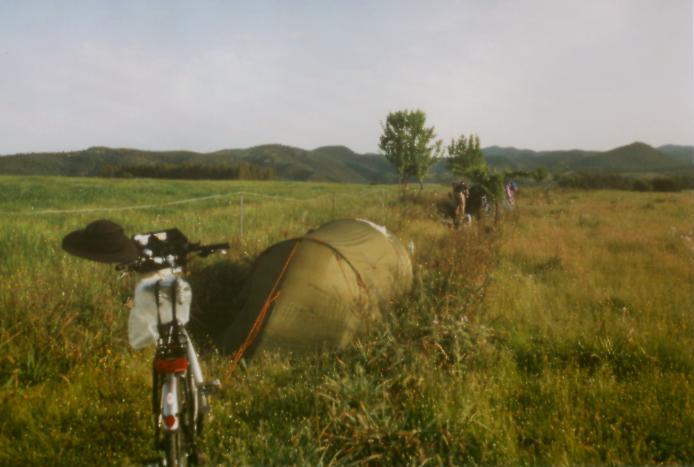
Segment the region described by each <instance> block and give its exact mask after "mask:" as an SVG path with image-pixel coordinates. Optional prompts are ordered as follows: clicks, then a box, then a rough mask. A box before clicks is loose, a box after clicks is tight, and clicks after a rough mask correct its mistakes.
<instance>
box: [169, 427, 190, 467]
mask: <svg viewBox="0 0 694 467" xmlns="http://www.w3.org/2000/svg"><path fill="white" fill-rule="evenodd" d="M182 437H183V434H182V432H181V430H176V431H170V432H167V433H166V434H165V435H164V455H165V459H166V467H187V466H188V465H189V464H188V456H187V454H186V453H185V452H184V451H185V449H184V447H183V439H182Z"/></svg>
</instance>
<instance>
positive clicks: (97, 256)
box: [61, 219, 229, 466]
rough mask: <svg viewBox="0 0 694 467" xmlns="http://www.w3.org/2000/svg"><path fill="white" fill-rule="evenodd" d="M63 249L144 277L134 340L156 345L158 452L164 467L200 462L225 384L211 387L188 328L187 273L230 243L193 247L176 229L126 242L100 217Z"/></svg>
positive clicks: (133, 318)
mask: <svg viewBox="0 0 694 467" xmlns="http://www.w3.org/2000/svg"><path fill="white" fill-rule="evenodd" d="M61 246H62V248H63V249H64V250H65V251H67V252H68V253H70V254H71V255H74V256H77V257H80V258H85V259H88V260H91V261H97V262H100V263H116V264H117V265H116V270H119V271H127V272H136V273H140V274H144V277H143V278H142V279H141V280H140V281H139V282H138V284H137V286H136V287H135V297H134V306H133V307H132V309H131V310H130V317H129V320H128V339H129V341H130V345H131V346H132V347H133V348H135V349H141V348H144V347H147V346H149V345H151V344H155V345H156V350H155V354H154V361H153V363H152V412H153V415H154V430H155V449H157V450H161V451H164V459H163V464H164V465H166V466H186V465H193V464H196V463H197V460H198V452H197V438H198V436H199V434H200V433H201V432H202V426H203V421H204V418H205V415H206V414H207V412H209V405H208V402H207V396H208V395H209V394H212V393H213V392H216V390H217V389H218V388H219V381H218V380H216V381H214V382H212V383H211V384H206V383H205V381H204V379H203V376H202V370H201V369H200V363H199V362H198V357H197V353H196V352H195V348H194V347H193V342H192V340H191V338H190V336H189V335H188V332H187V331H186V328H185V325H186V323H187V322H188V319H189V317H190V304H191V302H192V289H191V287H190V284H188V282H186V281H185V280H184V279H183V278H182V277H181V276H182V275H183V274H184V272H185V269H186V267H187V265H188V259H189V258H188V257H189V256H190V255H192V254H197V255H198V256H202V257H206V256H209V255H210V254H212V253H215V252H217V251H224V250H227V249H228V248H229V244H228V243H217V244H212V245H201V244H200V243H190V242H189V241H188V238H187V237H186V236H185V235H183V233H182V232H181V231H180V230H178V229H175V228H174V229H167V230H161V231H157V232H149V233H144V234H136V235H133V236H132V238H128V237H127V236H126V235H125V234H124V233H123V228H122V227H121V226H120V225H118V224H117V223H115V222H112V221H110V220H108V219H99V220H97V221H94V222H91V223H90V224H88V225H87V226H86V227H85V228H84V229H78V230H75V231H73V232H70V233H69V234H68V235H66V236H65V237H64V238H63V241H62V245H61ZM157 463H160V464H161V459H158V460H157Z"/></svg>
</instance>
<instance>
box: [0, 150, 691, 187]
mask: <svg viewBox="0 0 694 467" xmlns="http://www.w3.org/2000/svg"><path fill="white" fill-rule="evenodd" d="M481 152H482V154H483V155H484V158H485V160H486V162H487V164H488V165H489V167H490V168H491V169H495V170H509V171H534V170H536V169H538V168H544V169H546V170H547V171H548V172H552V173H555V174H562V173H568V172H610V173H615V174H619V173H632V174H633V173H662V174H670V175H690V174H691V173H692V170H694V163H693V162H692V160H693V158H694V147H692V146H675V145H666V146H660V147H658V148H653V147H651V146H648V145H646V144H643V143H633V144H630V145H626V146H622V147H619V148H615V149H613V150H611V151H605V152H599V151H583V150H568V151H532V150H529V149H517V148H513V147H504V148H502V147H498V146H490V147H486V148H481ZM178 165H180V166H186V167H189V168H195V170H193V171H191V173H190V174H188V175H186V173H185V170H184V171H183V172H184V173H183V175H181V176H180V177H177V178H200V176H199V175H200V174H201V173H216V174H221V173H229V174H233V173H234V172H241V173H244V174H245V175H243V176H250V177H252V178H256V179H266V178H276V179H280V180H301V181H330V182H350V183H394V182H396V181H398V173H397V171H396V170H395V169H394V168H393V166H392V165H391V164H390V163H389V162H388V160H387V159H386V158H385V157H384V156H383V155H378V154H358V153H355V152H354V151H352V150H351V149H349V148H347V147H345V146H324V147H319V148H316V149H313V150H305V149H300V148H295V147H291V146H285V145H279V144H268V145H262V146H254V147H252V148H246V149H224V150H220V151H215V152H210V153H197V152H192V151H144V150H138V149H121V148H106V147H92V148H89V149H85V150H82V151H70V152H53V153H29V154H15V155H7V156H0V174H14V175H65V176H88V177H97V176H115V177H118V176H128V175H127V174H128V173H130V174H131V176H144V175H136V174H135V172H137V173H142V171H143V170H144V171H150V172H152V171H156V170H155V169H154V168H153V167H157V166H159V167H160V168H162V170H160V171H159V174H163V173H165V172H167V171H170V172H171V171H173V169H172V167H173V166H178ZM143 167H149V168H148V169H145V168H143ZM241 167H245V169H242V168H241ZM135 168H137V169H135ZM164 168H166V169H164ZM193 172H197V175H196V174H195V173H193ZM149 176H151V175H149ZM212 178H215V177H212ZM231 178H234V177H231ZM451 178H452V175H451V173H450V171H449V170H448V162H447V159H446V158H439V159H436V160H434V163H433V165H432V166H431V167H430V168H429V174H428V176H427V177H425V178H424V181H430V182H431V181H447V180H450V179H451Z"/></svg>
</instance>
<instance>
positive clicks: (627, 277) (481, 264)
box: [0, 177, 694, 465]
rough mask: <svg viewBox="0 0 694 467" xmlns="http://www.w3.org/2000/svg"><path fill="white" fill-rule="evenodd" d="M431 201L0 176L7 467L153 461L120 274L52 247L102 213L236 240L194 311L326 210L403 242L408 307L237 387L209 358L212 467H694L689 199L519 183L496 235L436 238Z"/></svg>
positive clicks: (223, 303) (280, 359)
mask: <svg viewBox="0 0 694 467" xmlns="http://www.w3.org/2000/svg"><path fill="white" fill-rule="evenodd" d="M445 190H446V188H445V187H435V186H431V187H427V190H426V192H425V194H424V195H422V196H419V197H410V198H408V199H406V200H403V201H399V200H398V197H397V192H396V189H395V188H394V187H383V186H365V185H332V184H304V183H287V182H182V181H179V182H169V181H151V180H148V181H143V180H97V179H84V178H80V179H69V178H48V177H25V178H22V177H0V212H2V219H3V221H2V223H0V272H1V273H2V281H1V282H0V351H1V353H0V465H137V463H138V462H139V461H140V460H142V459H144V458H148V457H151V456H152V455H153V454H154V453H155V452H154V450H153V449H152V429H151V420H150V412H149V385H150V364H151V357H152V355H151V351H150V350H147V351H143V352H135V351H132V350H130V349H129V347H128V345H127V331H126V322H127V306H126V302H127V300H128V298H129V296H130V294H131V292H132V288H133V285H134V282H133V279H132V278H128V277H126V278H119V277H118V274H117V273H116V272H115V271H114V270H113V268H109V267H108V266H105V265H100V264H96V263H90V262H87V261H83V260H80V259H77V258H74V257H71V256H69V255H67V254H65V253H64V252H63V251H62V250H61V249H60V240H61V238H62V237H63V236H64V235H65V234H66V233H67V232H69V231H71V230H74V229H76V228H80V227H83V226H84V225H86V224H87V223H88V222H90V221H92V220H95V219H98V218H104V217H107V218H110V219H113V220H115V221H117V222H119V223H121V224H122V225H123V226H124V227H125V228H126V230H127V231H128V232H136V231H148V230H153V229H156V228H160V227H169V226H177V227H179V228H180V229H181V230H182V231H183V232H185V233H186V234H187V235H188V236H189V237H190V238H191V239H194V240H201V241H204V242H216V241H222V240H228V241H230V242H231V243H232V245H233V248H232V250H231V252H230V255H229V257H228V258H226V259H220V258H208V259H206V260H200V261H197V262H196V263H195V264H193V265H192V272H191V275H192V279H191V282H192V283H193V285H194V287H195V294H196V300H195V303H194V307H195V310H194V311H195V312H197V313H198V314H200V313H205V312H209V310H213V311H214V312H215V313H223V311H224V309H225V307H229V308H230V309H231V308H232V307H234V306H238V304H237V303H235V302H234V296H235V292H236V291H237V290H238V289H239V287H240V284H241V283H242V282H243V279H244V275H245V274H246V273H247V271H248V266H249V265H250V264H251V263H252V261H253V259H254V258H255V256H256V255H257V254H258V253H259V252H260V251H262V250H263V249H264V248H265V247H267V246H269V245H270V244H272V243H274V242H276V241H279V240H281V239H284V238H286V237H291V236H295V235H299V234H301V233H303V232H305V231H306V230H307V229H309V228H312V227H316V226H318V225H319V224H321V223H322V222H324V221H327V220H330V219H332V218H334V217H362V218H369V219H371V220H374V221H376V222H379V223H384V224H386V225H387V226H388V227H389V228H391V230H393V231H394V232H395V233H396V234H397V235H399V236H400V238H401V239H402V240H403V241H404V242H405V243H408V242H409V241H410V240H412V241H413V242H414V244H415V246H416V253H415V257H414V264H415V285H414V287H413V290H412V292H411V293H410V294H409V295H408V296H406V297H404V298H402V299H401V300H399V301H397V302H395V303H393V304H392V305H391V306H390V309H389V310H387V313H386V318H385V320H384V322H383V323H382V325H381V326H379V327H378V328H377V329H374V330H373V331H371V332H370V334H368V335H364V336H362V337H361V338H360V339H359V340H358V341H357V342H355V344H354V345H353V346H350V347H348V348H347V349H345V350H344V351H341V352H334V353H323V354H318V355H315V356H313V357H310V358H304V359H298V358H294V357H292V356H291V355H265V356H263V357H262V358H260V359H256V360H254V361H253V362H252V363H251V364H250V365H248V366H247V367H241V368H239V369H237V370H236V371H235V372H234V373H230V372H229V371H228V361H227V359H226V357H224V356H222V355H218V354H217V353H216V352H215V351H214V350H213V349H208V350H205V349H203V350H202V352H201V353H202V361H203V365H204V369H205V372H206V373H207V374H208V375H210V376H213V377H219V378H220V379H221V380H222V383H223V386H224V389H223V392H222V394H221V395H220V396H219V397H218V398H217V399H215V401H214V403H213V411H214V419H213V420H212V421H211V422H210V423H209V426H208V430H207V432H206V435H205V437H204V439H203V451H204V452H205V453H206V454H207V456H208V458H209V460H210V462H211V463H213V464H232V465H239V464H240V465H246V464H260V465H267V464H287V463H291V464H304V465H306V464H308V465H317V464H339V465H341V464H353V463H357V464H362V463H371V464H426V465H439V464H461V463H469V464H576V463H582V464H595V463H626V464H643V463H657V462H677V463H693V462H694V384H693V383H694V325H693V321H692V315H691V313H692V310H694V306H693V305H694V303H693V301H694V296H693V291H694V231H693V230H692V222H691V221H692V196H691V193H680V194H657V193H632V192H629V193H627V192H619V191H611V192H606V191H595V192H582V191H541V190H537V191H532V190H526V191H523V192H522V193H521V196H520V199H519V206H518V208H517V209H516V210H515V211H513V212H507V213H505V215H504V216H503V217H502V219H501V221H500V222H499V223H498V224H496V225H495V224H494V223H493V221H491V220H488V221H484V222H480V223H476V224H474V225H473V226H470V227H467V228H465V229H462V230H451V229H449V228H448V227H446V225H444V223H443V222H442V217H441V216H442V214H441V212H440V208H439V205H440V204H441V201H442V200H444V199H445ZM242 192H243V193H244V194H243V197H244V198H243V199H244V216H243V232H242V231H241V226H240V219H241V216H240V196H241V193H242ZM215 195H218V196H216V197H211V196H215ZM198 197H207V198H206V199H201V200H197V201H191V202H186V203H181V204H168V205H162V204H163V203H171V202H174V201H177V200H184V199H190V198H198ZM152 204H156V205H157V206H154V207H147V208H144V207H143V208H140V209H123V210H121V209H120V208H123V207H133V206H141V207H142V206H144V205H152ZM99 209H110V210H108V211H104V210H99ZM77 210H79V211H77ZM46 211H60V212H46ZM242 233H243V235H241V234H242ZM197 335H198V338H199V339H200V341H201V342H203V340H204V329H199V330H198V334H197ZM201 346H202V344H201ZM202 347H204V346H202Z"/></svg>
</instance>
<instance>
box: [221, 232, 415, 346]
mask: <svg viewBox="0 0 694 467" xmlns="http://www.w3.org/2000/svg"><path fill="white" fill-rule="evenodd" d="M411 285H412V264H411V261H410V257H409V255H408V253H407V250H406V249H405V248H404V246H403V245H402V243H401V242H400V241H399V240H398V239H397V238H396V237H395V236H394V235H393V234H391V233H390V232H388V231H387V230H386V228H385V227H382V226H379V225H376V224H374V223H372V222H370V221H367V220H362V219H341V220H335V221H332V222H329V223H327V224H324V225H322V226H321V227H319V228H318V229H316V230H313V231H310V232H308V233H307V234H306V235H304V236H302V237H298V238H293V239H290V240H286V241H283V242H280V243H277V244H275V245H273V246H271V247H270V248H268V249H267V250H265V251H264V252H263V253H261V254H260V256H259V257H258V259H257V260H256V262H255V264H254V265H253V269H252V271H251V274H250V278H249V280H248V282H247V283H246V285H245V287H244V291H243V292H242V294H243V295H242V296H244V297H245V300H244V305H243V306H242V307H241V309H240V310H239V311H238V312H237V313H236V316H235V318H234V320H233V322H232V323H231V325H230V326H229V327H228V328H227V329H226V330H225V331H224V332H223V333H222V334H221V338H220V345H221V347H222V349H224V350H226V351H227V352H234V351H236V350H237V349H239V348H240V347H242V345H243V344H244V342H245V341H246V340H247V339H248V336H249V333H250V332H251V329H252V328H253V326H254V324H255V323H256V321H257V320H258V319H263V320H264V321H263V322H262V330H261V332H260V334H259V335H258V336H257V338H256V339H255V341H254V342H253V343H252V346H251V347H250V352H251V353H255V352H258V351H261V350H273V351H288V352H292V353H295V354H301V353H305V352H310V351H315V350H317V349H322V348H341V347H343V346H345V345H346V344H348V343H350V342H351V341H352V340H353V339H354V337H355V336H356V335H357V334H358V333H359V332H360V331H362V330H363V329H365V328H366V327H368V325H369V324H370V323H372V322H375V321H377V320H379V319H380V318H381V311H380V310H381V308H382V306H383V305H384V304H385V303H387V302H388V301H390V300H392V299H393V298H395V297H397V296H398V295H400V294H402V293H404V292H406V291H407V290H409V288H410V287H411ZM273 288H274V289H273ZM268 303H269V304H270V305H269V309H268V312H267V315H265V316H264V317H263V316H262V315H261V316H260V318H259V314H260V313H261V310H263V308H264V307H267V305H268Z"/></svg>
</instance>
